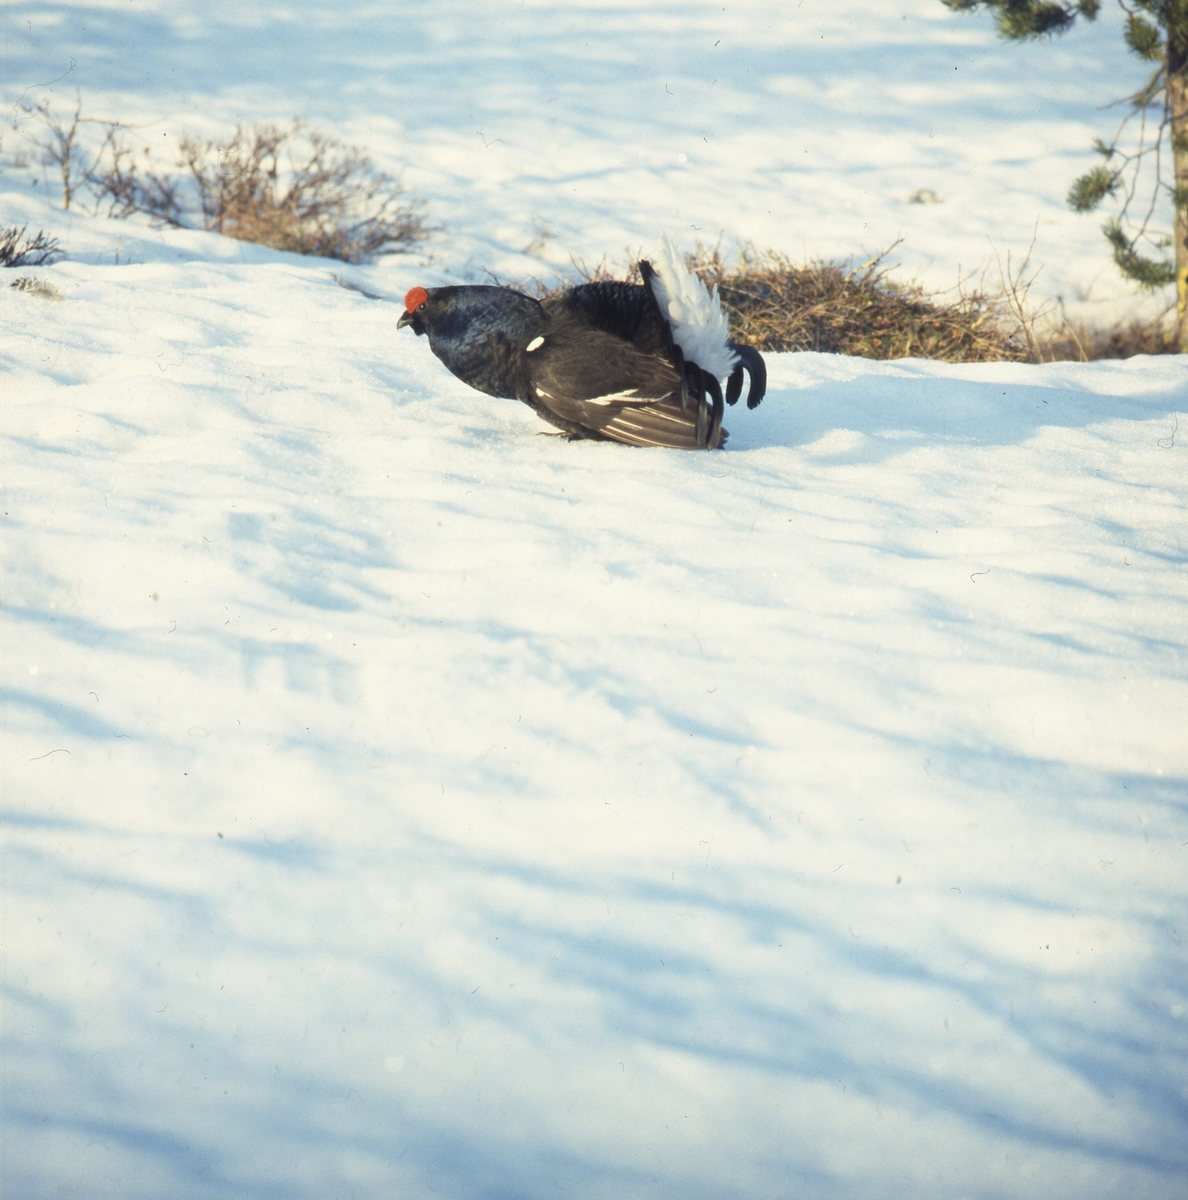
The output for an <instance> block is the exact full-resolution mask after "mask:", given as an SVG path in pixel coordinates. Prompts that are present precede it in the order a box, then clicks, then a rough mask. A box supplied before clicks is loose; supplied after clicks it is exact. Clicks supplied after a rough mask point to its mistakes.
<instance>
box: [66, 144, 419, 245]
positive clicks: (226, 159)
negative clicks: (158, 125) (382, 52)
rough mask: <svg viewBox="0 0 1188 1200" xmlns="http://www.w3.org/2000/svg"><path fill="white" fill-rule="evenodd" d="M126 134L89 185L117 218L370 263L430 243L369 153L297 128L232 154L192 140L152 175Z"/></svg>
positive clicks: (147, 157) (231, 148)
mask: <svg viewBox="0 0 1188 1200" xmlns="http://www.w3.org/2000/svg"><path fill="white" fill-rule="evenodd" d="M152 166H153V164H152V160H151V153H150V151H149V150H148V149H145V150H144V152H143V154H142V155H137V154H136V152H135V151H134V150H132V149H131V148H130V147H129V146H128V144H127V142H126V140H125V139H124V133H123V131H122V130H121V129H120V128H118V127H112V128H111V129H109V131H108V136H107V141H106V143H105V153H104V155H103V156H102V157H101V162H100V166H99V167H97V168H96V169H95V170H94V171H92V173H91V176H90V181H91V184H92V186H93V187H94V189H95V191H96V194H97V196H98V200H99V203H100V204H105V205H106V206H107V209H108V212H109V214H110V215H112V216H117V217H126V216H130V215H131V214H133V213H143V214H145V215H146V216H148V217H150V218H152V219H153V220H154V221H157V222H159V223H160V224H164V225H172V226H175V227H177V228H183V229H194V228H200V229H208V230H211V231H212V232H215V233H222V234H225V235H226V236H228V237H233V238H238V239H239V240H240V241H245V242H255V243H257V244H258V245H262V246H271V247H272V248H273V249H275V250H289V251H292V252H293V253H296V254H313V255H318V256H321V257H324V258H336V259H340V260H342V261H343V262H351V263H358V262H366V261H368V260H369V259H372V258H374V257H376V256H377V255H379V254H395V253H401V252H403V251H406V250H408V249H409V248H410V247H411V246H413V245H414V244H416V243H417V242H421V241H424V240H425V238H427V237H428V236H429V233H430V230H429V228H428V226H427V225H426V224H425V221H424V219H423V217H422V215H421V212H420V209H419V207H418V206H417V205H416V204H412V203H407V202H405V201H404V199H403V196H404V191H403V188H402V187H401V186H400V183H399V180H397V179H396V178H395V177H394V176H392V175H389V174H387V173H386V172H383V171H380V170H378V169H377V168H376V167H375V166H374V165H373V164H372V162H371V160H370V159H368V158H367V156H366V155H364V154H363V152H362V151H361V150H359V149H357V148H355V147H352V146H345V145H343V144H342V143H341V142H339V141H337V140H336V139H334V138H329V137H326V136H324V135H323V134H320V133H318V132H317V131H316V130H312V129H308V128H306V127H305V126H304V125H303V124H302V123H301V122H299V121H296V122H294V123H293V124H292V125H290V126H288V127H286V128H280V127H278V126H276V125H267V124H265V125H252V126H248V127H246V128H245V127H243V126H240V127H238V128H237V129H236V130H235V134H234V135H233V136H232V137H231V139H230V140H229V141H228V142H227V143H226V144H224V145H220V144H218V143H215V142H211V141H207V140H204V139H202V138H196V137H192V136H189V135H187V136H185V137H183V138H182V140H181V145H180V152H179V158H178V161H177V163H176V164H175V166H174V167H173V168H171V169H168V170H155V169H152Z"/></svg>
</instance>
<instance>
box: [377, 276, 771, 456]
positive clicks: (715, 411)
mask: <svg viewBox="0 0 1188 1200" xmlns="http://www.w3.org/2000/svg"><path fill="white" fill-rule="evenodd" d="M640 270H641V272H642V274H643V278H644V283H643V284H642V285H637V284H631V283H618V282H599V283H585V284H581V285H580V286H578V287H574V288H570V289H569V290H567V291H565V292H561V293H559V294H557V295H553V296H549V297H547V298H546V299H545V300H543V301H539V302H538V301H536V300H533V299H532V298H531V297H529V296H525V295H522V294H521V293H520V292H515V291H512V290H511V289H510V288H503V287H489V286H470V287H441V288H429V289H425V288H413V289H412V290H411V291H410V292H409V294H408V296H407V297H406V298H405V310H406V311H405V312H404V313H403V314H402V315H401V317H400V320H399V322H398V327H402V326H405V325H409V326H411V327H412V329H413V332H414V333H416V334H418V335H421V334H426V335H428V338H429V347H430V349H431V350H432V351H433V353H434V354H435V355H436V356H437V357H438V358H439V359H440V360H441V361H442V362H443V363H444V364H445V366H446V367H447V368H448V369H449V370H450V371H451V372H453V374H454V375H456V376H457V377H458V378H459V379H461V380H462V381H463V382H464V383H468V384H470V386H471V387H473V388H477V389H478V390H479V391H481V392H486V393H487V394H488V395H491V396H501V397H506V398H508V399H516V400H522V401H523V402H524V403H525V404H527V405H529V407H531V408H532V409H534V410H535V411H536V412H537V413H538V414H539V415H540V416H541V417H543V418H544V419H545V420H546V421H548V422H549V423H550V424H552V425H554V426H556V427H557V428H558V429H561V430H563V431H564V432H565V433H566V434H567V435H568V436H569V437H571V438H575V439H576V438H598V439H605V440H609V441H616V442H625V443H627V444H628V445H634V446H669V447H673V448H677V449H687V450H695V449H714V448H715V447H717V446H721V445H723V444H724V443H725V441H726V431H725V430H724V429H723V428H722V412H723V407H722V406H723V399H724V398H723V395H722V389H721V386H720V384H719V381H718V378H717V376H716V375H714V374H712V373H711V371H710V370H707V369H704V368H703V366H702V365H701V364H700V363H698V362H696V361H694V359H693V358H691V357H687V356H686V354H685V352H684V351H682V349H681V346H680V345H679V344H678V341H677V338H678V337H681V336H682V332H681V325H680V322H679V321H678V320H677V319H676V317H675V316H674V315H673V313H674V311H675V312H676V313H677V314H679V313H680V312H681V309H680V308H679V306H678V304H677V303H675V302H670V301H669V300H668V298H667V297H668V294H669V293H668V292H667V291H665V290H664V288H663V287H662V286H658V284H657V281H656V273H655V272H654V271H653V270H652V267H651V266H650V264H648V263H646V262H641V263H640ZM662 270H663V266H662ZM662 282H663V283H668V284H669V287H670V289H671V288H672V287H673V284H674V281H673V280H672V279H670V278H668V277H666V278H665V279H664V280H663V281H662ZM675 282H676V283H685V282H686V281H681V280H676V281H675ZM696 287H697V288H700V289H701V291H702V292H704V288H703V287H702V285H701V284H700V283H696ZM686 299H687V293H686ZM694 299H695V301H696V297H694ZM705 300H706V303H707V304H708V303H710V297H709V294H708V293H705ZM712 303H713V307H714V310H715V312H716V311H717V303H716V300H713V301H712ZM662 304H664V305H667V306H668V309H667V311H666V310H665V308H663V307H662ZM686 307H688V305H687V303H686ZM718 319H719V321H720V323H721V329H722V330H723V331H724V330H725V323H724V319H722V318H720V315H719V317H718ZM674 330H675V332H676V335H677V336H676V337H674ZM713 336H714V335H711V341H710V343H709V350H708V351H707V352H703V351H702V350H700V349H697V347H698V343H697V342H696V341H691V340H690V338H689V336H688V335H687V334H685V335H684V338H685V343H686V345H690V344H692V345H693V346H694V348H695V350H697V353H699V354H701V355H702V357H704V358H706V359H707V361H708V360H711V359H712V361H713V362H714V363H716V364H717V365H718V366H721V365H722V364H723V363H729V364H731V366H730V368H729V370H730V375H729V380H728V383H727V388H726V396H725V400H726V401H728V402H729V403H730V404H734V403H735V401H736V400H737V399H738V397H739V394H740V393H741V390H742V376H743V372H744V370H745V371H746V372H747V373H748V374H749V376H750V381H751V382H750V388H749V394H748V398H747V405H748V407H750V408H754V407H755V405H756V404H758V403H759V401H760V400H761V399H762V398H763V392H764V390H765V388H766V370H765V368H764V365H763V359H762V358H761V357H760V355H759V353H758V352H757V351H755V350H753V349H751V348H750V347H748V346H736V345H734V343H732V342H728V341H726V340H725V336H724V332H723V334H722V336H721V337H720V338H719V341H720V342H721V344H720V345H715V344H713V342H712V337H713ZM701 338H702V343H701V344H702V345H704V344H705V342H706V339H705V335H704V333H702V334H701Z"/></svg>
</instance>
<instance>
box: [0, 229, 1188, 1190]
mask: <svg viewBox="0 0 1188 1200" xmlns="http://www.w3.org/2000/svg"><path fill="white" fill-rule="evenodd" d="M47 219H49V218H48V215H47ZM117 228H118V227H113V230H112V231H113V232H115V229H117ZM91 235H92V236H95V237H99V236H107V230H106V226H105V225H104V224H103V223H97V224H96V225H95V226H94V227H93V228H92V231H91ZM120 236H122V234H120ZM147 245H148V243H147V242H146V243H145V244H144V245H143V246H140V247H136V246H134V250H135V251H136V252H137V253H144V254H146V255H147V254H148V251H147V249H146V247H147ZM225 250H226V247H225V246H223V245H222V244H221V243H220V242H219V240H218V239H216V238H214V237H212V236H210V237H208V236H206V235H188V234H164V235H160V236H159V242H158V250H157V258H156V261H147V262H142V263H139V264H135V263H134V264H133V265H121V266H118V267H116V266H114V265H111V266H96V265H87V264H85V263H80V262H77V261H69V262H64V263H61V264H59V265H57V266H55V267H52V268H48V269H39V270H38V271H37V272H36V273H37V274H38V275H39V276H41V277H44V278H47V279H50V280H51V281H52V282H53V283H54V284H55V286H56V287H57V288H58V290H59V291H60V292H61V293H62V295H63V297H64V298H63V300H62V302H61V303H57V304H54V303H50V302H47V301H45V300H42V299H40V298H37V297H33V296H29V295H26V294H23V293H18V292H15V291H13V290H11V289H4V291H3V292H2V293H0V294H2V296H3V300H2V301H0V303H2V304H3V311H2V316H3V319H4V321H5V324H6V327H7V328H8V329H9V330H10V331H11V336H10V337H9V338H8V339H6V344H5V347H4V349H3V350H2V351H0V353H2V354H3V356H4V363H3V366H4V369H5V379H6V389H7V390H6V394H5V421H6V430H5V432H6V447H7V449H6V453H5V461H4V471H5V494H6V508H7V511H8V516H7V520H8V522H9V531H8V539H7V541H8V558H7V567H6V571H5V577H4V586H5V607H6V614H7V615H6V637H5V650H6V656H5V658H6V678H7V682H6V689H7V706H6V722H5V742H6V750H5V756H4V763H5V775H6V778H5V796H6V801H5V818H6V842H5V870H6V896H7V927H6V928H7V946H8V950H7V957H6V972H7V983H8V988H9V999H8V1008H7V1020H8V1037H7V1042H8V1051H7V1062H8V1066H7V1070H8V1083H7V1099H6V1106H7V1118H6V1120H7V1124H8V1126H9V1129H10V1130H11V1131H12V1132H11V1135H10V1136H9V1138H8V1141H7V1148H6V1166H5V1177H6V1181H7V1184H8V1186H9V1188H10V1190H12V1191H13V1194H16V1195H24V1194H34V1193H37V1192H40V1191H42V1190H43V1189H44V1187H45V1186H46V1184H47V1182H48V1181H50V1180H52V1182H53V1186H55V1187H57V1188H58V1189H59V1190H63V1191H65V1192H66V1193H67V1194H71V1193H73V1194H79V1195H88V1196H89V1195H113V1196H114V1195H120V1196H122V1197H127V1196H138V1195H144V1196H150V1195H160V1194H162V1193H163V1192H168V1193H169V1194H173V1195H187V1196H189V1195H193V1196H203V1195H210V1196H214V1195H225V1194H228V1193H232V1192H234V1193H235V1194H242V1193H245V1192H247V1193H250V1194H261V1195H274V1194H275V1195H281V1194H284V1195H289V1196H291V1195H305V1194H309V1195H314V1194H326V1193H329V1194H336V1195H339V1194H340V1195H349V1194H356V1195H371V1194H378V1193H381V1192H382V1193H385V1194H390V1193H392V1192H395V1193H396V1194H406V1193H407V1194H419V1193H420V1192H423V1191H426V1190H429V1189H431V1188H436V1189H445V1190H447V1191H451V1192H463V1193H466V1194H482V1195H487V1194H491V1195H495V1194H516V1195H536V1194H540V1195H545V1194H549V1195H554V1194H557V1192H558V1191H562V1192H567V1193H572V1194H576V1195H582V1196H600V1195H610V1194H612V1193H615V1194H621V1193H622V1191H623V1190H624V1189H627V1190H629V1191H635V1192H638V1193H640V1194H648V1195H653V1194H655V1195H670V1194H671V1195H677V1194H680V1195H683V1196H684V1195H705V1196H710V1195H713V1196H720V1195H738V1196H755V1195H776V1194H786V1191H787V1189H788V1187H789V1186H794V1187H795V1189H796V1190H797V1192H798V1194H804V1195H821V1196H833V1195H855V1196H858V1195H862V1196H870V1195H880V1196H881V1195H886V1196H899V1195H905V1196H906V1195H908V1194H911V1195H913V1196H918V1195H935V1196H951V1195H987V1196H990V1195H993V1196H1014V1195H1018V1196H1033V1195H1036V1194H1044V1195H1069V1196H1072V1195H1078V1196H1085V1195H1094V1196H1110V1195H1116V1194H1120V1193H1121V1192H1122V1191H1135V1192H1141V1193H1142V1194H1144V1195H1156V1196H1173V1195H1175V1194H1176V1191H1177V1189H1178V1187H1179V1181H1180V1180H1181V1179H1182V1177H1183V1171H1184V1162H1183V1155H1182V1152H1181V1151H1180V1150H1179V1149H1177V1147H1178V1146H1179V1145H1181V1144H1182V1138H1181V1137H1180V1133H1181V1132H1182V1129H1183V1117H1184V1106H1185V1102H1186V1097H1185V1095H1184V1091H1183V1087H1184V1084H1183V1080H1184V1075H1183V1062H1184V1050H1185V1032H1184V1031H1185V1026H1184V1020H1183V1014H1184V1010H1185V1008H1186V1007H1188V999H1186V998H1185V989H1184V984H1183V980H1184V977H1185V976H1184V971H1183V967H1184V958H1183V940H1182V933H1183V916H1182V914H1183V905H1184V888H1183V870H1182V864H1183V854H1184V849H1183V845H1182V843H1183V842H1184V841H1185V838H1186V837H1188V835H1186V834H1185V832H1184V830H1185V824H1184V822H1185V810H1184V780H1185V777H1186V775H1188V763H1186V761H1185V759H1186V750H1185V743H1184V741H1183V739H1182V738H1181V737H1179V736H1178V735H1177V733H1176V730H1177V729H1178V728H1179V726H1180V724H1181V721H1180V716H1179V715H1178V714H1183V713H1184V711H1185V707H1186V705H1185V699H1186V687H1185V681H1184V645H1183V632H1182V631H1183V629H1184V628H1185V601H1186V595H1185V584H1184V575H1183V572H1182V569H1180V565H1179V564H1182V563H1183V559H1184V550H1185V547H1184V541H1183V527H1182V520H1181V514H1182V512H1183V505H1184V502H1185V487H1184V473H1183V470H1182V464H1181V462H1180V459H1181V457H1182V447H1181V446H1180V438H1179V436H1178V434H1177V430H1178V425H1179V413H1178V409H1179V408H1180V407H1182V397H1183V396H1184V395H1185V385H1186V383H1188V369H1186V366H1185V364H1184V362H1183V361H1181V360H1180V359H1175V358H1169V359H1166V360H1132V361H1130V362H1128V363H1122V364H1091V365H1084V366H1077V365H1060V366H1052V367H1025V366H1015V365H971V366H950V365H944V364H934V363H921V362H914V361H910V360H909V361H906V362H899V363H869V362H859V361H853V360H846V359H838V358H831V357H828V356H817V355H773V356H770V358H769V367H770V374H771V387H770V392H769V396H768V398H767V399H766V400H765V401H764V403H763V405H762V406H761V407H760V408H759V409H758V410H756V411H755V412H753V413H747V412H745V411H738V410H732V411H731V412H730V413H729V414H728V417H727V421H726V424H727V427H728V428H730V429H731V431H732V434H731V442H730V446H729V448H728V449H727V450H726V451H725V452H722V453H714V454H685V455H681V454H663V453H659V452H657V453H650V452H647V451H636V450H632V449H630V448H626V447H617V446H607V445H596V444H585V443H578V444H570V443H566V442H564V441H563V440H561V439H557V438H553V437H541V436H536V435H537V434H538V433H539V432H540V431H541V430H542V429H543V426H542V425H541V424H540V423H539V422H538V421H537V419H536V418H535V417H534V416H533V414H531V413H530V412H529V411H528V410H527V409H525V408H523V407H522V406H519V405H516V404H514V403H512V402H499V401H494V400H491V399H489V398H486V397H483V396H481V395H480V394H478V393H473V392H471V391H469V390H468V389H466V388H465V387H464V386H463V385H461V384H460V383H458V382H457V381H455V380H453V379H452V378H451V377H450V376H449V375H448V374H447V373H445V371H444V370H443V369H442V368H441V367H440V365H439V364H438V363H437V362H436V360H435V359H433V357H432V355H431V354H429V353H428V351H427V348H426V346H425V344H424V342H423V341H418V340H417V339H415V338H413V337H411V336H409V335H407V334H406V335H405V336H403V337H398V336H396V335H395V318H396V316H397V315H398V312H399V309H398V307H397V306H396V305H394V304H386V303H377V302H372V301H368V300H366V299H364V298H363V297H361V296H359V295H358V294H357V293H354V292H350V291H346V290H344V289H342V288H340V287H338V286H337V285H336V284H335V281H334V279H333V278H332V273H331V272H332V269H333V270H336V271H338V273H340V274H344V273H345V274H350V276H351V277H352V278H354V279H356V280H358V281H359V282H362V283H363V284H364V285H365V286H375V285H376V276H377V274H378V272H379V269H378V268H377V269H375V270H374V271H366V270H357V269H356V270H351V269H346V270H345V271H344V269H342V268H339V267H337V266H334V265H333V264H322V263H311V262H305V261H302V260H300V259H295V258H293V257H291V256H285V255H279V254H272V253H270V252H267V251H263V250H259V249H257V248H252V247H243V248H241V249H239V250H238V251H237V252H238V253H239V255H240V257H241V258H242V260H243V261H241V262H235V261H228V260H227V259H226V258H225V257H223V255H224V253H225ZM34 669H35V670H36V673H35V674H33V673H32V671H33V670H34ZM678 876H679V878H678ZM58 1164H62V1165H58ZM790 1181H791V1182H790Z"/></svg>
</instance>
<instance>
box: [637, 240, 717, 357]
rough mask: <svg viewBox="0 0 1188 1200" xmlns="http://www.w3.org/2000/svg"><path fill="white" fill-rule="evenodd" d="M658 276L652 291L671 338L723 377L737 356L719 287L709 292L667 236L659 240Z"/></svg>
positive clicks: (657, 243)
mask: <svg viewBox="0 0 1188 1200" xmlns="http://www.w3.org/2000/svg"><path fill="white" fill-rule="evenodd" d="M654 265H655V267H656V275H655V276H654V277H653V279H652V292H653V293H654V295H655V297H656V300H657V302H658V303H659V305H660V311H661V312H663V313H664V315H665V316H666V317H667V318H668V323H669V324H670V325H671V326H672V340H673V341H674V342H676V344H677V345H678V346H680V348H681V352H682V353H683V354H684V356H685V358H686V359H687V360H689V361H691V362H695V363H696V364H697V365H698V366H699V367H700V368H701V369H702V370H703V371H708V372H709V373H710V374H711V375H715V376H717V378H718V379H724V378H725V377H726V376H727V375H729V374H730V372H731V371H733V370H734V366H735V364H736V363H737V362H738V355H737V354H735V353H734V351H733V350H731V349H730V346H729V344H728V343H729V340H730V322H729V320H728V319H727V317H726V314H725V313H724V312H723V311H722V304H721V301H720V300H719V299H718V289H717V288H714V290H713V291H709V290H708V289H707V288H706V286H705V284H704V283H702V282H701V280H700V279H698V278H697V276H696V275H694V274H693V273H692V272H691V271H690V270H688V268H687V267H686V266H685V264H684V263H683V262H682V261H681V259H680V256H679V255H678V254H677V252H676V249H675V248H674V247H673V244H672V242H670V241H669V240H668V235H667V234H666V233H662V234H661V235H660V236H659V238H658V239H657V240H656V261H655V264H654Z"/></svg>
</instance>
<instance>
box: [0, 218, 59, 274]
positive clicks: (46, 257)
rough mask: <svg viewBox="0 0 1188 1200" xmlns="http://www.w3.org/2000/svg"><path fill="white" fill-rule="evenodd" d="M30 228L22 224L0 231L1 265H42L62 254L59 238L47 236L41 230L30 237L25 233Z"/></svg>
mask: <svg viewBox="0 0 1188 1200" xmlns="http://www.w3.org/2000/svg"><path fill="white" fill-rule="evenodd" d="M28 228H29V227H28V225H22V226H21V227H20V228H19V229H18V228H17V227H16V226H15V225H14V226H13V227H12V228H11V229H6V230H3V231H0V267H40V266H44V265H46V264H47V263H52V262H53V261H54V260H55V259H56V258H60V257H61V256H62V251H61V250H60V249H59V248H58V239H57V238H52V237H47V236H46V234H45V232H44V231H40V230H39V231H38V232H37V233H35V234H34V235H33V236H32V237H28V236H27V235H26V233H25V230H26V229H28Z"/></svg>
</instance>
